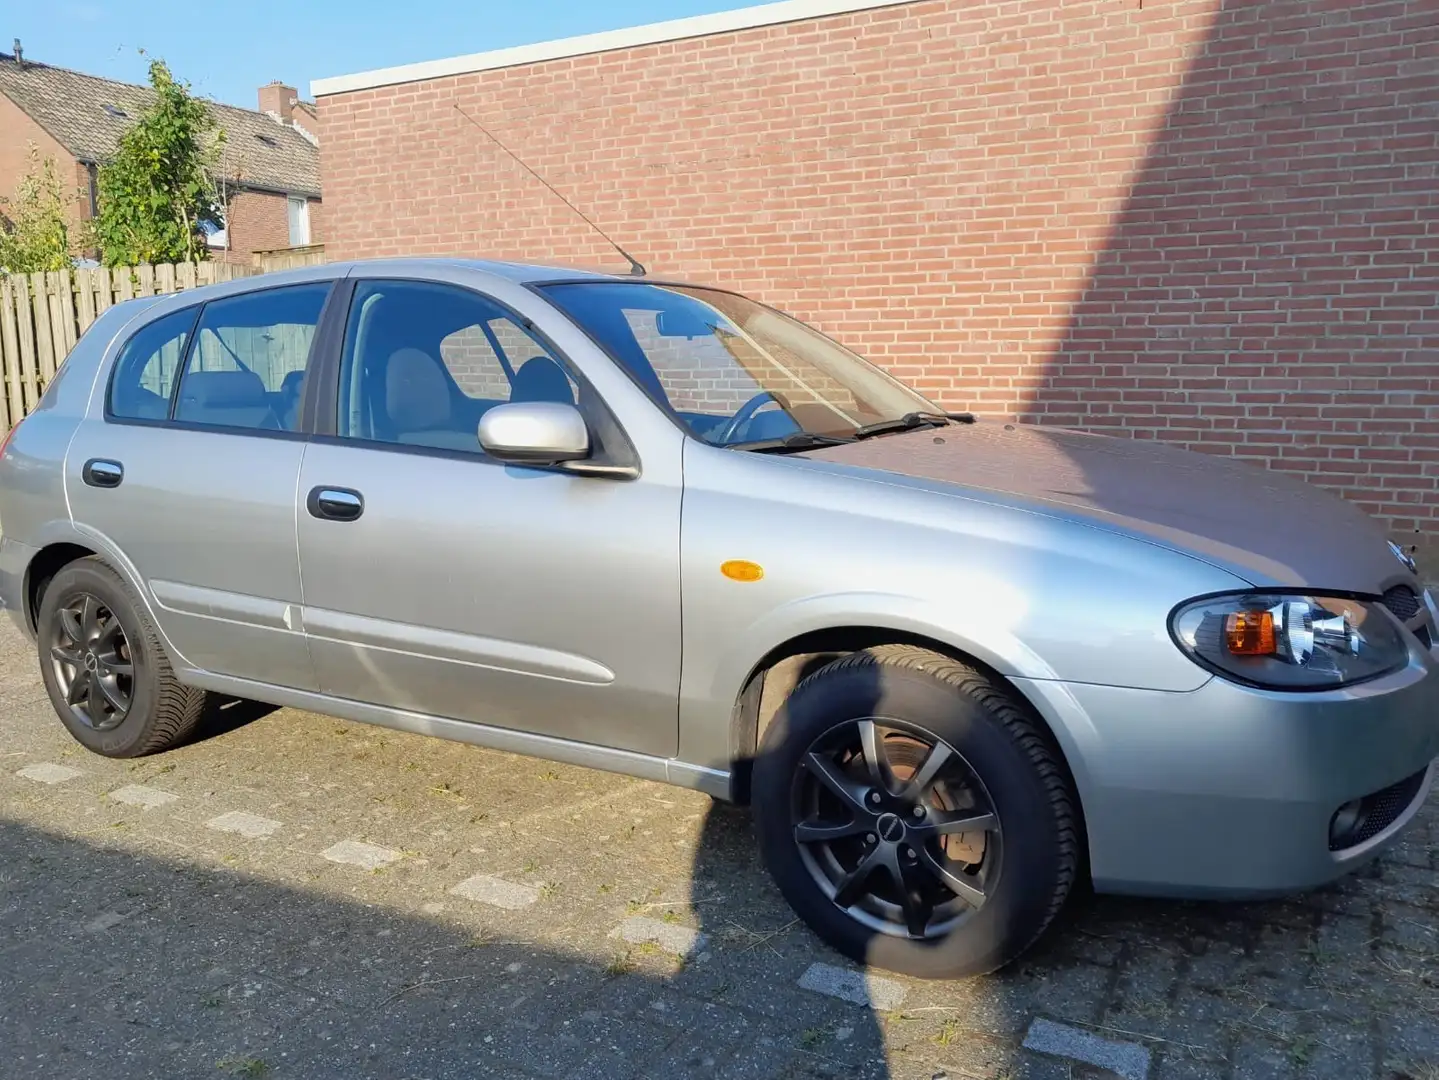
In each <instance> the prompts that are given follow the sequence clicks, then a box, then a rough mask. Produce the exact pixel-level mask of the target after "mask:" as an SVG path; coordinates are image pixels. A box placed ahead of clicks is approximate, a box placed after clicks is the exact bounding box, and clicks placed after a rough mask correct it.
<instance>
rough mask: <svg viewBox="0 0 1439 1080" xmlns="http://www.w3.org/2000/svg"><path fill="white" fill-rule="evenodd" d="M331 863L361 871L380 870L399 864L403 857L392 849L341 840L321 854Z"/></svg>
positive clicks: (357, 841)
mask: <svg viewBox="0 0 1439 1080" xmlns="http://www.w3.org/2000/svg"><path fill="white" fill-rule="evenodd" d="M320 857H321V858H324V859H329V860H330V862H335V863H344V864H345V865H347V866H358V867H359V868H360V869H361V870H379V869H382V868H383V867H386V866H389V865H390V864H391V863H395V862H398V861H399V860H400V859H401V858H402V857H403V856H402V855H401V854H400V852H398V851H395V850H393V849H392V848H385V847H377V846H376V845H374V844H367V843H365V842H364V841H363V840H341V841H340V842H339V843H338V844H333V845H331V846H330V847H327V848H326V849H325V850H324V851H322V852H320Z"/></svg>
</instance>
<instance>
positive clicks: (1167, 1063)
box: [1150, 1051, 1364, 1080]
mask: <svg viewBox="0 0 1439 1080" xmlns="http://www.w3.org/2000/svg"><path fill="white" fill-rule="evenodd" d="M1363 1075H1364V1073H1362V1072H1361V1073H1355V1074H1354V1076H1363ZM1229 1077H1230V1071H1229V1062H1227V1061H1199V1060H1196V1059H1194V1058H1192V1057H1189V1056H1188V1055H1187V1054H1185V1053H1184V1052H1183V1051H1177V1052H1173V1053H1169V1052H1166V1053H1165V1054H1164V1055H1162V1056H1161V1057H1160V1059H1159V1060H1158V1061H1157V1062H1156V1063H1155V1065H1154V1071H1153V1073H1152V1074H1151V1076H1150V1080H1229Z"/></svg>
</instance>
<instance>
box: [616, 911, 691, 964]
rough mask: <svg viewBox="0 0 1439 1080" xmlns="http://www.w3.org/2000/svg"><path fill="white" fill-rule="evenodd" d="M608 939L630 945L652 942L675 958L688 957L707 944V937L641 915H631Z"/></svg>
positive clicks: (674, 924)
mask: <svg viewBox="0 0 1439 1080" xmlns="http://www.w3.org/2000/svg"><path fill="white" fill-rule="evenodd" d="M610 937H612V938H619V939H620V940H621V941H628V942H629V943H630V944H631V945H642V944H644V943H645V942H653V943H654V944H656V945H658V946H659V947H660V948H661V949H663V950H664V951H665V952H667V953H673V954H674V955H676V956H690V955H691V954H693V953H696V952H698V951H699V950H701V949H703V948H704V947H705V945H706V944H708V943H709V937H708V935H706V934H702V933H700V932H699V931H698V930H693V929H691V928H690V927H688V926H681V925H680V924H679V923H667V922H664V921H663V920H661V919H649V918H646V917H645V916H643V915H632V916H630V917H629V918H628V919H626V920H625V921H624V922H622V923H620V924H619V926H617V927H615V928H614V929H613V930H611V931H610Z"/></svg>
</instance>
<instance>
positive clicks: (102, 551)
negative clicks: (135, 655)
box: [21, 521, 189, 668]
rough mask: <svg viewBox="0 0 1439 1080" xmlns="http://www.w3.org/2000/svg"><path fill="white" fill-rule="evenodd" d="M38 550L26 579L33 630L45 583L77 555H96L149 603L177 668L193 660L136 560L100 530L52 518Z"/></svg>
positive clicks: (150, 613) (29, 623) (148, 609)
mask: <svg viewBox="0 0 1439 1080" xmlns="http://www.w3.org/2000/svg"><path fill="white" fill-rule="evenodd" d="M37 543H38V550H37V551H36V553H35V554H34V555H33V556H32V557H31V559H30V562H29V563H28V564H27V565H26V567H25V576H24V579H23V586H22V588H23V592H22V593H21V596H22V597H23V598H24V604H25V608H24V612H23V616H24V619H25V624H26V626H27V627H28V628H29V630H30V633H31V634H34V633H35V632H36V621H37V618H36V617H37V616H38V614H39V611H40V596H41V586H43V585H44V583H45V582H46V581H49V580H50V579H51V578H53V577H54V576H55V575H56V574H57V573H59V572H60V571H61V570H62V569H64V568H65V567H66V566H68V565H69V564H70V563H72V562H75V561H76V560H77V559H87V558H90V557H92V556H93V557H95V558H98V559H101V560H103V561H104V563H105V565H106V566H108V567H110V569H112V570H114V571H115V573H117V574H119V575H120V576H121V577H122V578H124V579H125V581H126V583H127V584H128V585H129V586H130V588H131V589H132V590H133V592H134V593H135V596H136V597H138V598H139V601H140V603H141V604H143V605H144V606H145V610H146V614H147V615H148V616H149V617H150V621H151V622H152V623H154V625H155V630H156V632H157V633H158V634H159V635H160V641H161V643H162V644H163V645H164V646H165V648H166V650H167V651H168V652H169V654H170V658H171V661H172V662H173V663H174V664H175V666H176V667H177V668H180V667H188V666H189V661H188V660H186V659H185V657H184V656H183V655H182V654H181V653H180V651H179V650H177V649H176V648H175V646H174V643H173V642H172V641H171V640H170V635H169V634H167V633H166V632H165V624H164V622H163V621H162V620H161V619H159V618H158V617H157V612H156V610H155V607H156V605H155V603H154V602H153V600H152V599H151V596H150V592H149V590H148V589H147V588H145V583H144V579H143V578H142V577H141V575H140V572H139V570H138V569H136V567H135V564H134V563H132V562H131V561H130V560H129V559H127V558H126V557H125V554H124V552H122V551H121V550H120V548H119V546H118V545H116V544H115V543H114V542H112V541H111V540H110V538H109V537H108V536H105V535H104V534H103V533H101V532H99V531H98V530H94V529H90V528H88V527H86V526H83V525H80V524H78V523H72V522H60V521H57V522H52V523H51V525H50V526H49V527H47V528H46V529H44V530H43V531H42V533H41V535H40V536H39V537H38V538H37Z"/></svg>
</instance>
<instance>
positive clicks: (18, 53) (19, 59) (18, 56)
mask: <svg viewBox="0 0 1439 1080" xmlns="http://www.w3.org/2000/svg"><path fill="white" fill-rule="evenodd" d="M14 49H15V63H17V64H23V63H24V62H25V51H24V50H23V49H21V48H20V39H19V38H16V39H15V46H14Z"/></svg>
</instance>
